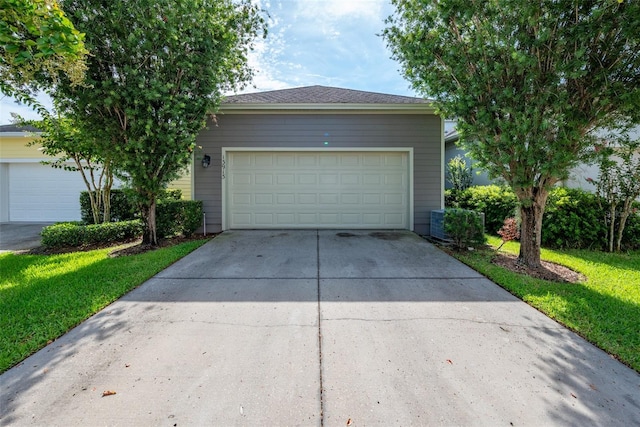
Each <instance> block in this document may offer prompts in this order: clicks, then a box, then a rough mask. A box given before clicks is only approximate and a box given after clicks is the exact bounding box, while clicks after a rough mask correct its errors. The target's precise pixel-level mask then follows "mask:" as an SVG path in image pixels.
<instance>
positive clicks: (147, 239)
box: [142, 197, 158, 246]
mask: <svg viewBox="0 0 640 427" xmlns="http://www.w3.org/2000/svg"><path fill="white" fill-rule="evenodd" d="M144 210H145V212H143V215H144V220H145V222H146V224H145V232H144V235H143V236H142V244H143V245H151V246H158V237H157V234H156V198H155V197H154V198H153V200H151V202H150V203H149V205H148V206H145V207H144Z"/></svg>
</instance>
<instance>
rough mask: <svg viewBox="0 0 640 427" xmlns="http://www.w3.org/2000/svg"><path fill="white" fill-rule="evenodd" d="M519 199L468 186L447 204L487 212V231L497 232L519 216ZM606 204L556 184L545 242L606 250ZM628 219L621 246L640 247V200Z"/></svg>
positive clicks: (450, 194)
mask: <svg viewBox="0 0 640 427" xmlns="http://www.w3.org/2000/svg"><path fill="white" fill-rule="evenodd" d="M517 205H518V203H517V198H516V196H515V194H514V193H513V191H512V190H511V189H510V188H508V187H500V186H497V185H487V186H475V187H469V188H468V189H466V190H464V191H455V190H447V191H446V192H445V206H447V208H451V207H454V208H461V209H468V210H473V211H477V212H484V214H485V230H486V232H487V233H490V234H496V233H497V231H498V230H499V229H500V227H502V225H503V222H504V220H505V218H509V217H512V216H514V215H516V216H517V213H518V212H517V211H516V208H517ZM605 206H606V203H605V202H604V201H603V200H601V199H599V197H598V196H597V195H595V194H593V193H590V192H587V191H584V190H579V189H572V188H565V187H556V188H554V189H552V190H551V192H550V193H549V198H548V200H547V206H546V208H545V213H544V218H543V220H542V236H541V237H542V245H543V246H545V247H554V248H574V249H596V250H604V249H606V235H607V230H606V225H605V223H604V215H605V211H606V208H604V207H605ZM635 206H636V208H637V209H636V212H635V213H634V214H632V215H631V216H630V217H629V218H628V219H627V224H626V227H625V230H624V234H623V239H622V246H623V249H625V250H633V249H640V203H636V205H635Z"/></svg>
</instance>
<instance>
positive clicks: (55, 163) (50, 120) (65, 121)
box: [16, 102, 113, 224]
mask: <svg viewBox="0 0 640 427" xmlns="http://www.w3.org/2000/svg"><path fill="white" fill-rule="evenodd" d="M32 106H33V107H34V108H35V109H36V111H37V112H38V113H39V114H40V116H41V117H42V119H41V120H25V119H23V118H21V117H19V116H16V119H17V123H18V124H19V125H20V126H32V127H34V128H36V129H40V130H41V133H39V135H38V138H37V139H35V140H33V141H32V142H30V143H29V144H28V145H40V146H41V148H42V152H43V154H45V155H47V156H51V157H53V158H54V159H53V160H47V161H43V162H42V163H44V164H47V165H50V166H52V167H54V168H56V169H64V170H66V171H72V172H78V173H79V174H80V176H81V177H82V181H83V182H84V184H85V186H86V187H87V191H88V193H89V200H90V203H91V213H92V216H93V223H94V224H98V223H100V222H101V218H102V222H110V221H111V213H110V212H111V187H112V186H113V170H112V168H111V160H110V158H109V157H103V156H102V155H101V154H100V153H103V154H104V153H105V152H106V150H100V144H99V143H98V141H96V140H95V137H94V136H93V135H86V134H83V133H82V132H81V131H80V130H79V129H78V128H76V127H75V126H74V123H73V121H72V120H71V119H70V118H68V117H63V116H61V115H59V114H58V115H56V114H52V113H50V112H49V111H48V110H47V109H46V108H44V107H43V106H42V105H40V104H38V103H37V102H36V103H34V104H32Z"/></svg>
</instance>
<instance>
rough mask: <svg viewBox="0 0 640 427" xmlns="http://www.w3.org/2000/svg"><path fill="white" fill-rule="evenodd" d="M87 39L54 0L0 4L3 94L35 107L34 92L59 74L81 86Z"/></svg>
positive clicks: (0, 85)
mask: <svg viewBox="0 0 640 427" xmlns="http://www.w3.org/2000/svg"><path fill="white" fill-rule="evenodd" d="M83 39H84V35H83V34H81V33H80V32H79V31H78V30H76V29H75V27H74V26H73V24H72V23H71V21H69V19H68V18H67V17H66V16H65V14H64V13H63V12H62V10H61V9H60V7H59V6H58V4H57V3H56V2H55V1H53V0H0V92H2V93H4V94H5V95H9V96H14V97H16V98H17V99H18V100H20V101H23V102H27V103H30V104H31V103H32V102H33V97H32V92H31V90H32V89H36V88H38V87H39V86H40V83H41V82H42V80H43V79H46V80H54V81H55V80H56V79H57V75H58V73H59V72H62V73H64V74H66V75H67V77H68V78H69V80H70V81H71V82H72V83H73V84H80V83H81V82H82V80H83V79H84V70H85V63H84V59H85V57H86V54H87V53H88V52H87V50H86V48H85V46H84V42H83Z"/></svg>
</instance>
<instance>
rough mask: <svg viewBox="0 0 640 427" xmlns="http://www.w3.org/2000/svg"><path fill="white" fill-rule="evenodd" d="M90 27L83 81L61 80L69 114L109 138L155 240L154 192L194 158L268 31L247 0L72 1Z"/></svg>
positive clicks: (69, 6)
mask: <svg viewBox="0 0 640 427" xmlns="http://www.w3.org/2000/svg"><path fill="white" fill-rule="evenodd" d="M63 7H64V11H65V13H66V14H67V15H68V16H69V17H70V18H71V19H73V20H74V22H75V23H76V27H77V28H78V29H79V30H80V31H82V32H84V33H85V34H86V39H85V43H86V45H87V47H88V48H89V50H90V51H91V56H90V57H89V58H88V59H87V73H86V81H85V83H86V84H85V85H83V86H74V85H72V84H70V82H69V81H63V82H62V83H61V84H59V85H58V87H57V89H56V90H55V92H54V94H53V96H54V99H56V101H57V102H58V105H60V106H61V107H62V109H63V111H64V113H65V115H66V116H67V117H71V118H72V119H73V120H74V121H75V123H76V125H78V126H79V127H80V128H81V129H82V130H83V131H85V132H92V133H94V134H95V135H96V140H98V141H104V142H105V144H104V146H103V150H108V151H109V153H110V156H111V158H112V160H113V165H114V168H116V169H117V170H118V171H120V173H122V174H123V175H124V177H125V178H127V179H128V180H129V182H130V184H131V186H132V188H133V190H134V192H135V194H136V195H137V197H138V201H139V203H140V206H141V211H142V213H143V217H144V219H145V221H146V224H147V231H146V233H145V238H144V241H145V242H146V243H151V244H156V243H157V238H156V234H155V203H156V202H155V201H156V196H157V195H158V194H159V193H160V192H161V191H162V190H163V189H164V188H165V187H166V185H167V184H168V183H169V182H170V181H171V180H173V179H175V178H177V177H178V175H179V173H180V172H181V171H183V170H184V169H185V167H187V166H188V164H189V163H190V161H191V156H192V151H193V148H194V145H195V138H196V136H197V134H198V132H199V131H200V130H201V129H202V128H203V127H204V126H205V123H206V117H207V115H208V114H211V113H213V112H215V110H216V109H217V107H218V105H219V103H220V101H221V98H222V96H223V94H224V93H226V92H228V91H231V90H237V89H239V88H241V87H243V86H244V85H245V84H246V83H247V82H248V81H249V80H250V79H251V78H252V70H251V69H250V68H249V67H248V65H247V55H248V52H249V51H250V49H251V48H252V45H253V42H254V39H255V38H256V37H258V36H260V35H263V36H264V35H266V24H265V22H264V19H263V18H262V15H261V11H260V10H259V9H258V8H257V7H256V6H254V5H252V4H251V2H250V1H249V0H239V1H233V0H183V1H176V0H137V1H135V2H117V1H116V2H104V1H102V0H67V1H65V2H64V4H63Z"/></svg>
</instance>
